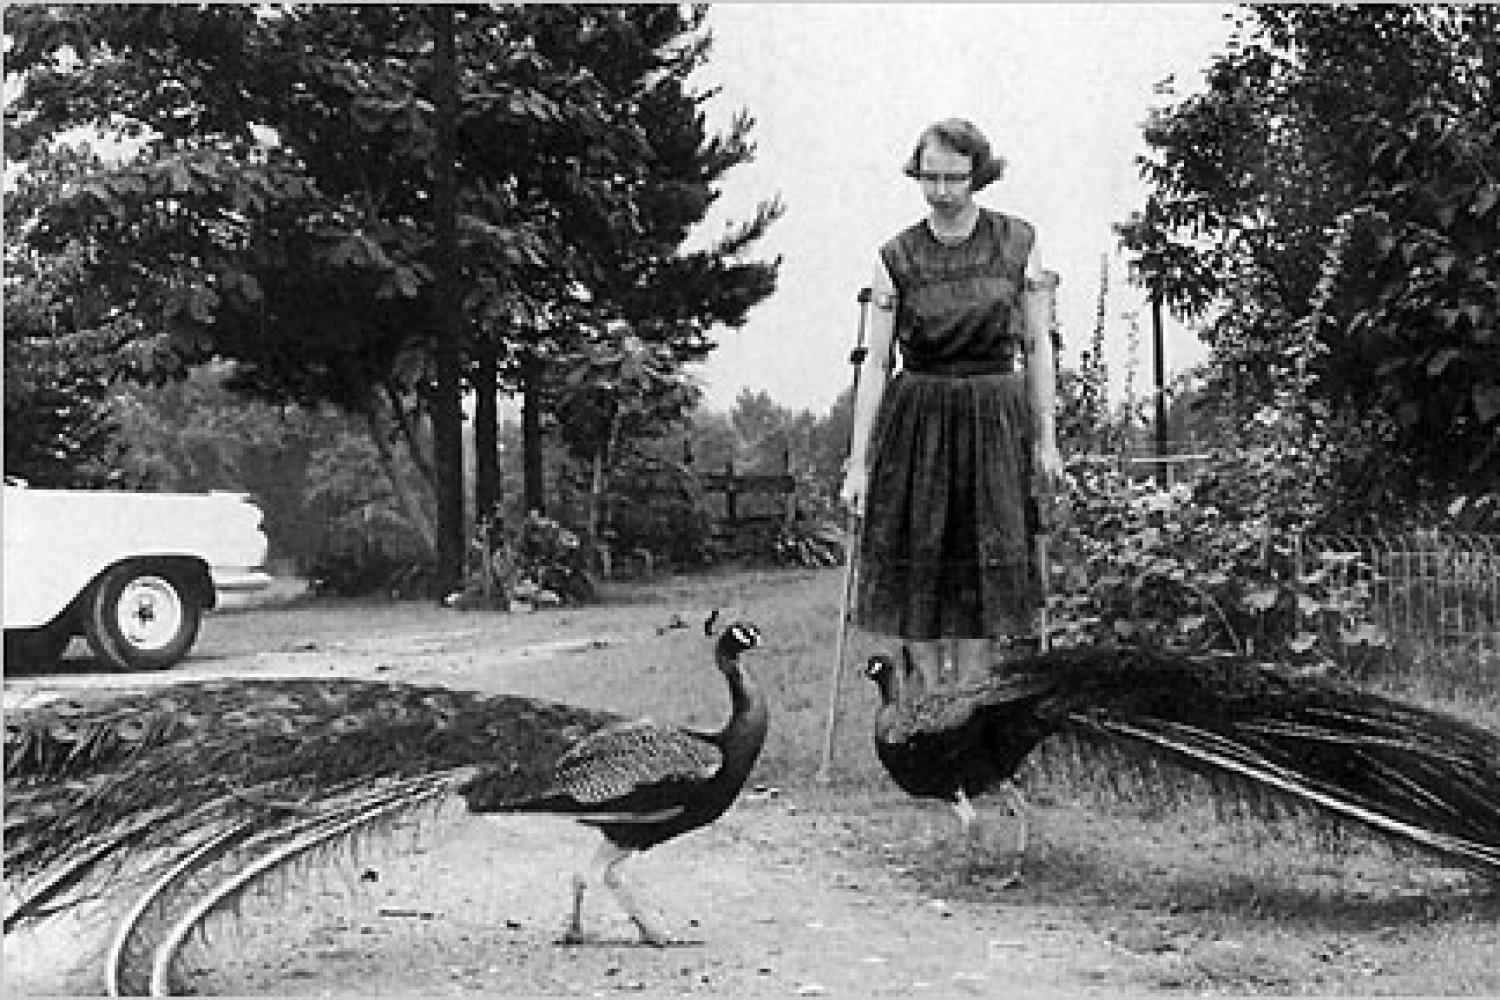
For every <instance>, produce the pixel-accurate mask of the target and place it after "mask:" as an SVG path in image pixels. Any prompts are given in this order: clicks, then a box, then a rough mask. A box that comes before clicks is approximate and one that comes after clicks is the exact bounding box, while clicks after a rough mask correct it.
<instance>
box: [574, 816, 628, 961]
mask: <svg viewBox="0 0 1500 1000" xmlns="http://www.w3.org/2000/svg"><path fill="white" fill-rule="evenodd" d="M629 853H630V852H629V851H626V850H624V849H623V848H620V847H617V846H615V845H614V844H611V843H610V842H609V841H608V840H606V841H605V842H604V843H602V844H600V845H599V849H598V850H597V851H595V852H594V857H593V859H592V860H591V861H589V866H588V870H587V872H586V873H585V872H583V871H580V872H577V873H576V874H574V876H573V913H572V916H571V917H570V918H569V920H568V928H567V930H565V931H564V932H563V936H562V943H563V944H582V943H584V942H585V941H587V940H588V938H587V936H586V935H585V934H584V933H583V896H584V893H586V892H587V891H588V887H589V886H590V885H591V884H595V883H598V882H601V881H602V882H604V883H605V884H606V885H608V884H609V876H610V872H611V870H612V869H613V868H614V866H615V865H617V864H619V863H620V862H621V861H622V860H623V859H624V858H625V857H627V856H628V855H629ZM611 888H612V887H611Z"/></svg>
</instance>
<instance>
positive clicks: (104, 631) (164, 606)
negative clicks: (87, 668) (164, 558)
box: [84, 565, 203, 670]
mask: <svg viewBox="0 0 1500 1000" xmlns="http://www.w3.org/2000/svg"><path fill="white" fill-rule="evenodd" d="M202 619H203V609H202V608H201V607H200V605H199V603H198V600H197V599H196V598H195V597H194V596H193V593H192V592H191V591H190V590H188V589H187V588H186V587H185V586H183V584H182V583H181V581H179V580H177V579H174V578H173V577H172V576H171V575H169V574H167V573H163V572H161V571H160V570H157V569H153V568H150V567H144V566H131V565H124V566H116V567H115V568H113V569H111V570H110V571H109V572H107V573H105V574H104V575H103V576H102V577H100V578H99V580H98V582H97V583H95V584H94V587H93V589H92V590H91V591H90V592H89V600H88V617H87V621H86V622H85V624H84V634H85V635H86V636H87V637H88V641H89V647H90V648H91V649H93V651H94V655H95V656H96V657H98V658H99V659H100V660H101V661H103V662H104V663H106V664H108V665H109V666H111V667H113V668H114V669H116V670H162V669H165V668H166V667H170V666H171V665H172V664H174V663H176V662H177V661H178V660H180V659H182V658H183V657H184V656H186V655H187V651H188V650H189V649H191V648H192V645H193V642H194V640H196V639H197V638H198V626H199V624H200V623H201V621H202Z"/></svg>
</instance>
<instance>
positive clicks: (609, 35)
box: [6, 5, 780, 538]
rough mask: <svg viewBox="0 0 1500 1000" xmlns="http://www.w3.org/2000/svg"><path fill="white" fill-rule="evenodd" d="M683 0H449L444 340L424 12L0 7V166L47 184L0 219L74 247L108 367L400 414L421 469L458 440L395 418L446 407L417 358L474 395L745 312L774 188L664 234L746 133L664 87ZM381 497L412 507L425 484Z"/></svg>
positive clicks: (760, 269) (695, 38)
mask: <svg viewBox="0 0 1500 1000" xmlns="http://www.w3.org/2000/svg"><path fill="white" fill-rule="evenodd" d="M703 14H704V11H703V9H702V8H691V7H681V6H678V5H653V6H638V5H619V6H608V7H606V6H584V5H577V6H575V5H523V6H495V7H488V6H470V7H461V8H458V9H457V10H456V11H455V12H453V16H452V18H451V19H452V20H453V22H454V23H455V24H456V26H457V27H456V36H457V37H456V46H457V62H458V64H459V65H458V77H459V79H458V88H459V91H460V98H461V100H460V103H459V109H458V112H457V121H456V122H453V123H452V124H453V125H454V126H455V128H454V131H455V134H456V143H455V145H456V149H457V156H456V158H455V162H454V163H453V168H454V172H455V173H456V176H457V182H458V186H459V192H458V197H457V205H456V215H457V218H456V221H455V226H456V230H457V235H458V240H459V245H460V256H461V259H462V263H463V267H464V273H463V274H462V276H461V282H462V286H463V288H462V292H463V294H462V303H461V305H462V308H463V310H464V323H465V324H466V326H465V330H464V332H463V343H462V344H459V345H453V344H452V343H451V339H452V338H451V337H450V336H449V333H451V331H448V330H446V328H445V326H444V324H443V323H440V322H438V321H437V318H438V316H439V315H440V313H441V309H440V308H439V307H440V306H441V305H443V304H445V303H451V302H452V300H453V296H451V295H443V294H440V293H439V291H438V287H437V281H436V271H437V264H436V259H435V256H434V255H435V253H436V249H435V248H436V247H437V246H438V244H439V243H440V242H441V241H440V240H438V238H437V237H438V235H439V229H440V223H441V222H442V220H439V219H436V218H435V215H436V214H437V213H436V212H435V210H434V205H435V204H436V202H437V200H438V199H437V198H436V186H435V185H436V182H435V177H436V175H437V173H439V171H436V170H435V151H436V150H437V149H438V147H439V145H440V143H439V139H440V137H441V135H440V134H441V133H444V126H445V121H446V120H445V119H444V120H440V118H441V116H440V115H439V113H438V105H439V104H440V103H441V102H439V101H438V100H437V95H436V93H435V91H436V85H435V82H434V80H435V78H436V76H437V65H436V57H435V48H434V39H435V37H436V33H437V31H438V24H437V21H436V15H435V14H433V12H432V10H431V9H430V8H423V7H420V6H410V5H395V6H353V7H351V6H338V5H332V6H329V5H290V6H283V7H277V8H264V7H237V6H233V5H229V6H224V5H220V6H206V7H204V6H198V7H194V6H175V5H146V6H127V5H118V6H92V7H91V6H86V5H74V6H53V7H31V8H19V9H17V10H15V11H11V12H8V16H7V25H6V27H7V32H8V36H7V37H8V42H9V45H10V48H9V51H8V55H7V69H8V70H9V71H12V72H14V73H16V74H18V77H17V79H18V81H19V86H18V89H17V94H16V99H15V100H13V101H11V102H10V103H9V104H8V106H7V130H6V156H7V161H8V162H9V163H11V164H13V165H19V166H22V167H24V170H25V173H26V174H27V175H28V176H33V177H35V178H37V179H38V183H39V184H45V185H50V190H51V192H52V194H51V196H49V197H46V198H36V199H31V200H30V201H27V202H26V204H27V206H28V209H29V214H27V215H26V217H25V224H24V225H22V226H12V228H13V229H14V230H16V231H19V232H21V233H22V234H23V236H24V242H23V244H22V245H23V247H24V250H25V251H26V252H28V253H30V254H31V255H32V258H33V260H35V261H36V263H37V270H39V271H40V270H42V269H43V268H46V267H50V266H51V264H50V262H51V261H52V260H54V259H56V258H58V257H60V256H61V255H62V254H64V253H65V252H67V251H69V250H70V249H71V248H75V247H79V248H82V253H81V255H80V259H82V260H86V261H87V265H88V266H87V276H86V278H87V281H86V285H87V287H88V288H90V289H91V290H93V291H94V292H95V293H96V294H97V297H98V298H99V299H100V300H102V301H103V302H104V303H105V304H106V305H107V307H108V310H107V312H108V315H109V316H111V317H116V318H117V319H118V324H117V329H116V330H115V333H116V335H117V337H118V342H117V343H116V344H115V347H114V352H113V353H116V354H121V355H127V356H134V362H135V363H133V364H132V366H131V370H130V374H133V375H135V376H138V377H143V378H150V379H163V378H172V377H179V376H181V375H182V374H183V373H184V372H186V371H187V370H188V369H189V368H190V367H191V366H192V365H194V364H196V363H199V362H201V361H203V360H206V359H208V358H210V357H227V358H232V359H234V360H235V361H236V362H237V367H236V369H235V373H234V384H235V386H236V387H237V388H240V389H243V390H245V391H247V392H251V393H253V394H255V395H258V396H260V397H262V398H265V399H268V400H271V401H274V402H277V403H285V402H292V403H298V404H301V405H304V406H311V405H315V404H320V403H324V402H328V403H332V404H334V405H336V406H339V407H341V408H344V409H346V410H348V411H349V412H351V413H354V414H357V415H359V416H361V417H362V418H364V419H365V421H366V426H367V428H368V430H369V432H370V434H371V436H372V440H374V441H375V442H376V443H377V444H382V445H383V444H384V443H385V441H386V439H387V438H388V437H389V436H390V435H391V430H390V427H395V428H397V429H398V430H399V431H400V432H402V433H403V434H404V436H405V437H406V441H407V444H408V446H409V450H410V452H411V454H412V457H413V459H414V460H416V465H417V468H418V469H420V470H422V471H423V473H424V475H426V476H427V477H428V478H429V479H430V480H435V478H436V472H437V470H438V469H439V468H442V467H445V466H444V462H448V464H450V465H451V462H449V460H448V458H447V457H442V456H440V458H441V460H440V461H422V460H421V458H420V456H421V452H422V451H423V450H424V448H423V445H422V442H421V441H420V440H419V439H418V434H417V432H418V431H419V430H420V429H421V428H422V427H423V426H424V425H423V421H422V417H423V414H424V413H426V412H433V413H442V412H447V408H445V407H440V406H435V404H437V403H440V402H442V401H444V400H447V402H449V403H453V402H454V401H453V400H451V399H449V398H448V397H450V396H451V395H452V392H456V391H457V390H456V388H455V389H454V390H452V392H449V391H448V390H447V388H446V387H444V388H443V389H441V390H440V389H439V388H438V386H437V383H436V382H435V377H436V376H437V375H438V374H439V373H438V372H437V371H436V365H435V363H434V359H435V357H436V356H437V355H439V354H440V353H443V352H442V350H440V348H442V347H443V345H447V347H446V348H444V350H446V349H453V348H455V347H456V348H457V349H461V350H463V351H464V352H465V359H466V360H467V361H468V362H469V363H470V364H471V368H470V373H471V376H472V377H473V378H474V379H475V381H476V388H477V389H478V390H479V391H480V392H481V393H483V394H485V395H486V396H492V395H493V392H494V391H495V387H496V384H497V378H498V377H499V376H500V375H503V376H504V378H503V379H502V380H501V381H503V383H504V385H505V386H507V387H509V388H512V389H513V388H517V387H519V386H521V385H522V384H523V383H524V380H523V379H522V378H521V377H520V372H521V371H522V370H523V368H525V363H526V362H530V363H531V364H532V367H531V368H530V370H531V371H538V370H543V369H545V370H547V371H548V372H549V374H562V373H564V372H566V371H568V370H570V369H572V368H575V367H577V366H579V365H583V366H584V367H585V368H586V367H587V362H588V359H587V358H583V357H580V352H581V351H583V349H584V347H585V346H586V345H594V344H597V343H599V342H601V341H608V340H609V339H611V338H615V337H617V336H618V334H617V331H620V330H624V331H626V332H628V333H630V334H631V335H633V336H636V337H638V338H640V339H641V340H643V341H645V342H647V343H649V344H652V345H656V346H662V347H664V348H666V349H667V350H668V351H669V353H670V355H671V357H672V358H673V360H674V362H679V361H681V360H682V359H685V358H690V357H700V356H702V354H704V353H706V352H707V350H709V349H710V344H709V342H708V341H707V339H706V331H707V330H708V328H709V327H710V326H711V325H712V324H714V323H728V324H731V325H733V324H737V323H740V322H743V319H744V315H745V312H746V310H747V309H749V308H750V307H751V306H752V305H753V304H754V303H755V302H757V301H759V300H760V299H761V298H763V297H764V296H765V295H767V294H769V292H770V291H771V289H772V287H773V286H774V274H775V265H774V264H766V263H763V262H759V261H753V260H749V259H748V258H747V257H746V254H747V252H748V250H749V248H750V246H751V245H752V244H753V243H754V242H755V241H756V240H757V239H758V238H759V237H760V235H761V234H763V233H764V231H765V229H766V227H767V226H768V225H770V223H771V222H772V221H774V219H775V218H776V216H777V215H779V212H780V209H779V207H778V206H776V205H775V204H774V203H768V204H766V205H763V206H761V207H760V208H759V209H758V210H757V212H756V213H755V215H754V217H753V218H752V219H750V220H749V221H747V222H745V223H744V224H742V225H741V226H739V227H736V228H733V229H732V230H731V231H730V232H729V233H728V234H726V235H725V237H724V238H723V239H721V240H719V241H718V242H716V243H714V244H713V245H712V246H710V247H707V248H705V249H702V250H698V251H692V252H685V251H683V250H682V244H683V240H684V238H685V236H686V234H687V232H688V231H689V229H690V228H691V227H692V226H693V225H694V224H695V223H696V222H697V221H699V220H700V219H701V218H702V217H703V214H704V212H705V211H706V210H707V207H708V205H709V204H710V203H711V202H712V200H713V198H714V184H715V183H716V182H717V181H718V180H719V178H720V177H721V176H722V175H723V174H724V172H725V171H727V170H728V169H730V168H731V167H733V166H734V165H736V164H737V163H740V162H743V161H744V160H745V159H747V158H748V157H749V156H750V155H751V153H752V147H751V146H750V144H749V142H748V134H749V131H750V129H751V127H752V122H751V120H750V119H749V117H748V116H741V118H740V119H739V120H738V121H737V122H736V123H735V125H734V126H733V127H732V128H731V129H730V130H729V132H728V133H727V134H725V135H722V136H720V135H713V134H710V133H709V132H708V130H707V128H706V126H705V122H704V117H703V115H702V114H701V110H700V105H701V103H702V101H703V100H705V99H706V97H705V95H703V94H700V93H696V92H694V91H692V90H691V89H690V88H689V86H688V85H687V78H688V76H689V75H690V74H691V72H692V71H693V70H694V69H695V68H696V67H697V66H699V65H701V64H702V62H703V61H704V60H705V59H706V58H707V53H708V41H707V38H706V36H704V35H702V34H700V33H699V29H700V27H701V24H702V19H703ZM439 48H441V47H440V46H439ZM80 128H82V129H88V130H93V131H94V132H95V133H96V134H97V135H99V136H100V137H102V138H104V139H107V140H110V141H112V142H114V143H115V144H117V146H118V148H119V149H120V150H121V155H120V157H119V158H118V159H117V160H114V161H111V162H108V163H105V162H100V161H93V162H91V163H89V164H87V169H86V170H82V171H81V172H80V171H79V170H72V171H71V172H66V171H64V170H62V168H61V167H60V166H59V162H60V161H59V159H58V157H56V156H55V155H54V154H55V151H56V143H57V138H58V137H59V136H61V135H63V134H65V133H68V132H70V131H72V130H76V129H80ZM8 221H9V220H8ZM9 291H10V289H9V288H8V289H7V292H8V293H9ZM10 300H11V296H10V295H9V294H7V303H8V304H7V313H9V312H10V306H9V302H10ZM617 321H622V322H617ZM91 322H94V321H91ZM95 325H97V323H95ZM92 328H93V327H81V329H92ZM664 374H665V375H666V376H675V379H676V382H677V383H681V381H682V379H681V377H680V373H678V372H676V371H675V370H674V371H672V372H667V373H664ZM671 387H672V386H671V385H668V388H671ZM527 388H528V389H531V388H535V387H532V386H527ZM541 388H542V389H543V391H545V390H546V389H547V388H548V387H547V386H543V387H541ZM678 388H680V385H679V386H678ZM552 401H553V402H557V400H556V399H553V400H552ZM605 423H606V424H607V423H609V421H606V422H605ZM492 430H493V427H491V428H489V429H487V430H486V431H485V433H486V434H489V433H490V432H491V431H492ZM479 443H480V445H481V446H482V447H485V446H488V445H492V444H493V442H492V441H491V440H489V438H484V439H483V440H481V441H480V442H479ZM434 450H435V449H434ZM595 450H597V449H595ZM485 453H486V455H488V454H492V453H493V448H487V450H486V452H485ZM447 455H448V452H447V449H444V451H443V456H447ZM451 481H452V480H450V479H449V478H447V477H445V478H444V480H443V483H444V487H445V488H446V486H447V484H448V483H450V482H451ZM448 492H451V490H448ZM456 499H457V498H448V497H445V502H444V503H443V504H440V505H439V508H440V509H442V510H449V511H451V510H452V508H453V504H452V501H453V500H456ZM493 499H494V498H493V497H485V498H484V504H485V505H486V506H487V505H488V504H489V503H490V502H492V501H493ZM404 506H405V507H406V508H407V511H408V515H409V516H410V515H413V514H415V513H416V512H417V511H418V509H419V508H420V507H421V506H422V504H421V503H419V502H412V501H410V500H408V501H407V502H406V503H405V504H404ZM443 537H444V538H446V537H448V534H447V531H446V522H445V530H444V533H443Z"/></svg>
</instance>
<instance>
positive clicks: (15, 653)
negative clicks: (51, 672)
mask: <svg viewBox="0 0 1500 1000" xmlns="http://www.w3.org/2000/svg"><path fill="white" fill-rule="evenodd" d="M72 638H73V637H72V635H70V634H69V633H68V630H67V629H65V628H62V627H61V626H58V625H43V626H42V627H41V628H17V629H6V630H5V664H6V666H7V667H10V666H20V667H25V668H27V669H30V670H46V669H47V668H48V667H51V666H54V665H55V664H56V663H57V661H58V660H60V659H62V655H63V653H64V651H66V650H67V648H68V642H69V641H70V640H71V639H72Z"/></svg>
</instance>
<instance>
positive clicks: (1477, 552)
mask: <svg viewBox="0 0 1500 1000" xmlns="http://www.w3.org/2000/svg"><path fill="white" fill-rule="evenodd" d="M1296 552H1297V559H1298V563H1299V566H1298V577H1299V578H1301V579H1304V580H1310V581H1312V582H1314V583H1315V584H1317V585H1318V586H1319V587H1320V588H1322V591H1323V594H1324V595H1325V606H1331V607H1336V608H1338V609H1340V610H1339V614H1338V616H1337V617H1339V618H1341V619H1342V621H1340V622H1338V627H1340V628H1342V629H1344V630H1345V631H1346V634H1347V632H1348V631H1357V630H1359V629H1360V628H1363V627H1369V626H1373V627H1375V628H1377V629H1379V630H1381V631H1382V632H1384V633H1385V634H1386V635H1388V636H1390V637H1391V638H1393V639H1405V640H1415V641H1421V642H1426V643H1430V644H1434V645H1437V646H1441V647H1445V648H1451V647H1456V646H1461V647H1469V648H1477V649H1484V650H1500V535H1486V534H1453V533H1440V532H1419V533H1413V534H1402V535H1305V536H1302V537H1301V538H1299V539H1298V540H1297V549H1296ZM1319 624H1320V625H1321V626H1322V627H1323V628H1327V627H1328V626H1329V625H1330V624H1331V623H1330V622H1329V621H1328V620H1327V619H1326V616H1325V620H1323V621H1322V622H1320V623H1319Z"/></svg>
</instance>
